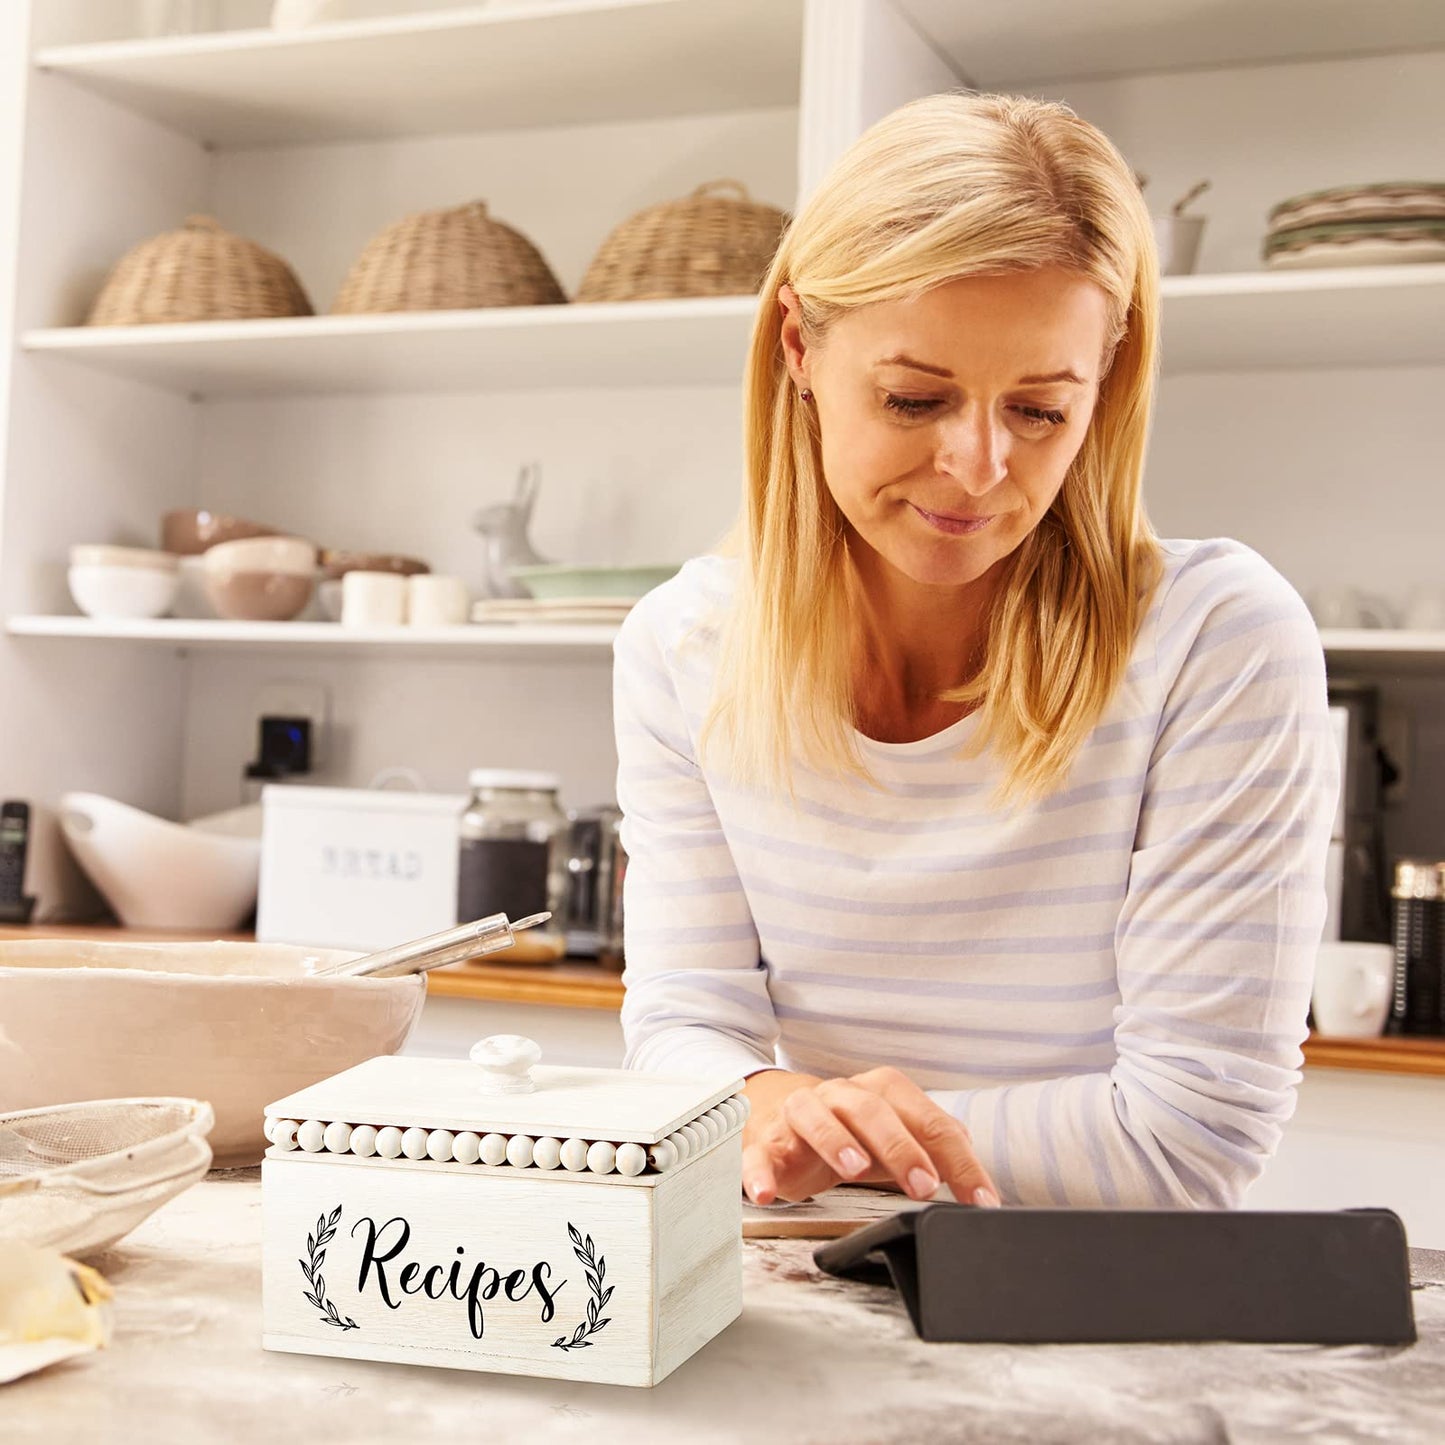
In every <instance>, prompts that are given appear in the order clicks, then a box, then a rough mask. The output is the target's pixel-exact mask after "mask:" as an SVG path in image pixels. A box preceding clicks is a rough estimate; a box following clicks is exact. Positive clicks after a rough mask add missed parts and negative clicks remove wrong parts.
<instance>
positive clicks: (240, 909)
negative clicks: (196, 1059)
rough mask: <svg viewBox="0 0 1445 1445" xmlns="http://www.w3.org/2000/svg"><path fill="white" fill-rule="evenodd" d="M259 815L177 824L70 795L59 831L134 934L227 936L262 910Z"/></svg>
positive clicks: (254, 811) (92, 796)
mask: <svg viewBox="0 0 1445 1445" xmlns="http://www.w3.org/2000/svg"><path fill="white" fill-rule="evenodd" d="M260 813H261V810H260V808H259V807H256V806H253V807H250V808H245V809H235V810H233V813H232V814H226V813H219V814H216V815H214V816H213V817H210V818H202V819H198V820H197V821H196V822H194V823H172V822H171V821H169V819H166V818H157V817H156V816H155V815H154V814H153V813H146V812H143V811H142V810H141V809H140V808H132V807H131V806H130V805H129V804H128V803H120V802H117V801H116V800H115V799H114V798H105V797H101V795H100V794H98V793H67V794H65V796H64V797H62V798H61V800H60V828H61V831H62V832H63V833H64V835H65V841H66V842H67V843H68V844H69V845H70V850H71V852H73V853H74V854H75V857H76V859H77V861H78V862H79V863H80V866H81V867H82V868H83V869H85V871H86V873H87V874H88V875H89V877H90V880H91V882H92V883H94V884H95V886H96V887H97V888H99V889H100V891H101V892H102V893H103V894H104V895H105V898H106V901H107V902H108V903H109V904H110V906H111V907H112V908H114V909H115V911H116V913H117V914H118V915H119V917H120V921H121V922H122V923H124V924H125V925H126V926H127V927H129V928H188V929H208V928H214V929H215V930H216V931H217V932H226V931H227V930H229V929H233V928H235V927H236V926H237V925H238V924H240V923H241V922H242V921H243V920H244V919H245V917H246V915H247V914H248V913H250V911H251V909H252V908H254V907H255V906H256V890H257V887H258V885H259V883H260V877H261V821H260ZM233 815H234V816H233ZM135 1092H137V1093H142V1094H143V1093H146V1092H151V1093H165V1092H167V1091H166V1090H164V1089H160V1090H149V1091H147V1090H145V1089H140V1090H136V1091H135ZM180 1092H182V1093H184V1092H185V1091H184V1090H181V1091H180Z"/></svg>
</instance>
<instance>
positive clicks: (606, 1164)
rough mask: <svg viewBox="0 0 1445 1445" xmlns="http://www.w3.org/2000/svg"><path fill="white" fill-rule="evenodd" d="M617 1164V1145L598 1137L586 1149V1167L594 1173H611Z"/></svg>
mask: <svg viewBox="0 0 1445 1445" xmlns="http://www.w3.org/2000/svg"><path fill="white" fill-rule="evenodd" d="M616 1165H617V1146H616V1145H615V1144H609V1143H608V1142H607V1140H606V1139H599V1140H598V1141H597V1142H596V1143H595V1144H593V1146H592V1147H591V1148H590V1149H589V1150H588V1151H587V1167H588V1168H589V1169H590V1170H591V1171H592V1172H593V1173H594V1174H611V1173H612V1171H613V1169H614V1168H615V1167H616Z"/></svg>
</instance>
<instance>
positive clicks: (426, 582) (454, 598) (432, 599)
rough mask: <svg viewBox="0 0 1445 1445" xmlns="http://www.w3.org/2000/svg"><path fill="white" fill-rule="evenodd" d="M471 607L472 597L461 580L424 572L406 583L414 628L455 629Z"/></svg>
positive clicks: (408, 616) (411, 622)
mask: <svg viewBox="0 0 1445 1445" xmlns="http://www.w3.org/2000/svg"><path fill="white" fill-rule="evenodd" d="M471 606H472V594H471V593H470V592H469V591H468V590H467V584H466V583H465V582H463V581H462V579H461V578H460V577H438V576H436V575H435V574H434V573H431V572H421V573H418V574H417V575H416V576H414V577H408V578H407V579H406V618H407V621H408V622H409V623H410V624H411V625H412V626H413V627H456V626H457V625H458V624H460V623H463V622H465V621H466V620H467V617H468V615H469V614H470V612H471Z"/></svg>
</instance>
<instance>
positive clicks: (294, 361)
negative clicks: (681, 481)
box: [21, 264, 1445, 397]
mask: <svg viewBox="0 0 1445 1445" xmlns="http://www.w3.org/2000/svg"><path fill="white" fill-rule="evenodd" d="M1163 292H1164V330H1163V358H1162V359H1163V369H1164V372H1165V374H1166V375H1171V374H1179V373H1187V372H1200V371H1220V370H1246V371H1247V370H1270V369H1279V368H1309V367H1325V368H1341V367H1350V366H1430V365H1438V364H1441V363H1445V264H1439V265H1414V266H1375V267H1357V268H1353V269H1341V270H1304V271H1258V272H1256V271H1244V272H1237V273H1229V274H1224V275H1215V276H1168V277H1165V278H1164V281H1163ZM756 311H757V298H756V297H753V296H723V297H704V298H700V299H696V300H683V301H630V302H607V303H569V304H567V305H561V306H517V307H501V308H493V309H482V310H473V311H422V312H406V313H395V314H388V315H378V316H296V317H283V318H279V319H276V320H266V321H203V322H188V323H184V324H180V325H166V326H104V327H85V326H66V327H54V328H49V329H44V330H36V331H28V332H26V333H25V334H24V336H23V337H22V338H21V345H22V347H23V349H24V350H26V351H28V352H32V353H35V354H43V355H50V356H59V357H65V358H67V359H68V360H71V361H76V362H80V363H82V364H84V365H88V366H92V367H97V368H100V369H102V370H105V371H109V372H112V373H114V374H116V375H120V376H128V377H132V378H134V379H135V380H138V381H146V382H150V383H152V384H154V385H157V386H162V387H166V388H168V389H170V390H173V391H180V392H185V393H188V394H190V395H193V396H197V397H207V396H243V395H263V394H280V395H287V396H291V395H296V394H298V393H303V392H310V393H326V392H357V391H390V392H417V391H475V390H487V391H493V390H496V391H501V390H514V389H527V388H533V387H557V386H624V385H625V386H659V385H673V386H688V385H713V384H718V385H720V384H734V383H736V382H737V381H738V380H739V378H740V376H741V374H742V367H743V360H744V356H745V354H746V350H747V343H748V337H749V334H750V332H751V328H752V324H753V318H754V315H755V313H756Z"/></svg>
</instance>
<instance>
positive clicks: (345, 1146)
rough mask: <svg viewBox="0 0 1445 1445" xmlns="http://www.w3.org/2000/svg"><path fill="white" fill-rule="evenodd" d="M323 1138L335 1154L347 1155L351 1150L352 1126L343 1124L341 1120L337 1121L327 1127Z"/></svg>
mask: <svg viewBox="0 0 1445 1445" xmlns="http://www.w3.org/2000/svg"><path fill="white" fill-rule="evenodd" d="M321 1137H322V1141H323V1142H324V1143H325V1145H326V1147H327V1148H328V1149H329V1150H330V1151H331V1152H332V1153H333V1154H345V1153H346V1152H347V1150H349V1149H350V1148H351V1125H350V1124H343V1123H342V1122H341V1120H340V1119H335V1120H333V1121H332V1122H331V1123H330V1124H328V1125H327V1126H326V1131H325V1133H323V1134H322V1136H321Z"/></svg>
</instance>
